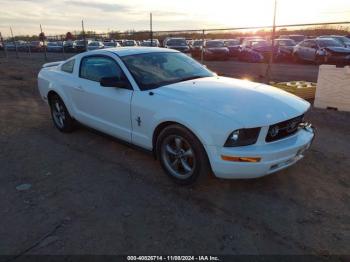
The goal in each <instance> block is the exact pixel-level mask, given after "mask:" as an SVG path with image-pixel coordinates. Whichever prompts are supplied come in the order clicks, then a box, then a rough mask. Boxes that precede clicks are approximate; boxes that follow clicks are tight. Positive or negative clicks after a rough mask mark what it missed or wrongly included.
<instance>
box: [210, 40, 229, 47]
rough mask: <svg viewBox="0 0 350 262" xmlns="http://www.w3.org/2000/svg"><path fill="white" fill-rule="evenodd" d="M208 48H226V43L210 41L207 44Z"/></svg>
mask: <svg viewBox="0 0 350 262" xmlns="http://www.w3.org/2000/svg"><path fill="white" fill-rule="evenodd" d="M206 46H207V47H224V46H225V45H224V42H221V41H208V42H207V43H206Z"/></svg>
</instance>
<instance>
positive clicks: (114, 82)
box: [100, 77, 130, 89]
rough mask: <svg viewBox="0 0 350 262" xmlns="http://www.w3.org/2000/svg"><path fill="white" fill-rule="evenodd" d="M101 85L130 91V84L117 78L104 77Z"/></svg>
mask: <svg viewBox="0 0 350 262" xmlns="http://www.w3.org/2000/svg"><path fill="white" fill-rule="evenodd" d="M100 85H101V86H105V87H119V88H125V89H129V87H130V85H129V82H128V81H127V80H126V79H125V80H124V79H123V80H118V79H117V78H115V77H102V78H101V79H100Z"/></svg>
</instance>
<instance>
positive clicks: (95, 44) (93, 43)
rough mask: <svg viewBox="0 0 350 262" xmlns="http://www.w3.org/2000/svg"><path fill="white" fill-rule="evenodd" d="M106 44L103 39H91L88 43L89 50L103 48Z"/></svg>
mask: <svg viewBox="0 0 350 262" xmlns="http://www.w3.org/2000/svg"><path fill="white" fill-rule="evenodd" d="M104 47H105V46H104V44H103V43H102V42H101V41H91V42H89V43H88V45H87V50H88V51H93V50H97V49H103V48H104Z"/></svg>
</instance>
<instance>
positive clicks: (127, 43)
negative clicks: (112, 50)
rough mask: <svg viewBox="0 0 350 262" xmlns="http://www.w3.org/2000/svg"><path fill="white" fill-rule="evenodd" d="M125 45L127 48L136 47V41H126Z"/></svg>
mask: <svg viewBox="0 0 350 262" xmlns="http://www.w3.org/2000/svg"><path fill="white" fill-rule="evenodd" d="M124 45H125V46H134V45H135V41H125V43H124Z"/></svg>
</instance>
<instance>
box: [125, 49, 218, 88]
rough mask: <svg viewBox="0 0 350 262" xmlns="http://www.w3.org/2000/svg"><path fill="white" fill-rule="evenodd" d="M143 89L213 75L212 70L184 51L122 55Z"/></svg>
mask: <svg viewBox="0 0 350 262" xmlns="http://www.w3.org/2000/svg"><path fill="white" fill-rule="evenodd" d="M121 59H122V60H123V62H124V63H125V65H126V67H127V68H128V69H129V71H130V73H131V74H132V75H133V77H134V79H135V81H136V82H137V84H138V85H139V87H140V89H141V90H149V89H154V88H158V87H161V86H165V85H169V84H174V83H178V82H182V81H186V80H191V79H196V78H202V77H211V76H214V74H213V73H212V72H210V71H209V70H208V69H206V68H205V67H203V66H202V65H201V64H199V63H198V62H197V61H195V60H193V59H192V58H190V57H188V56H187V55H185V54H183V53H177V52H176V53H173V52H171V53H170V52H164V53H163V52H162V53H146V54H137V55H129V56H124V57H121Z"/></svg>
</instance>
